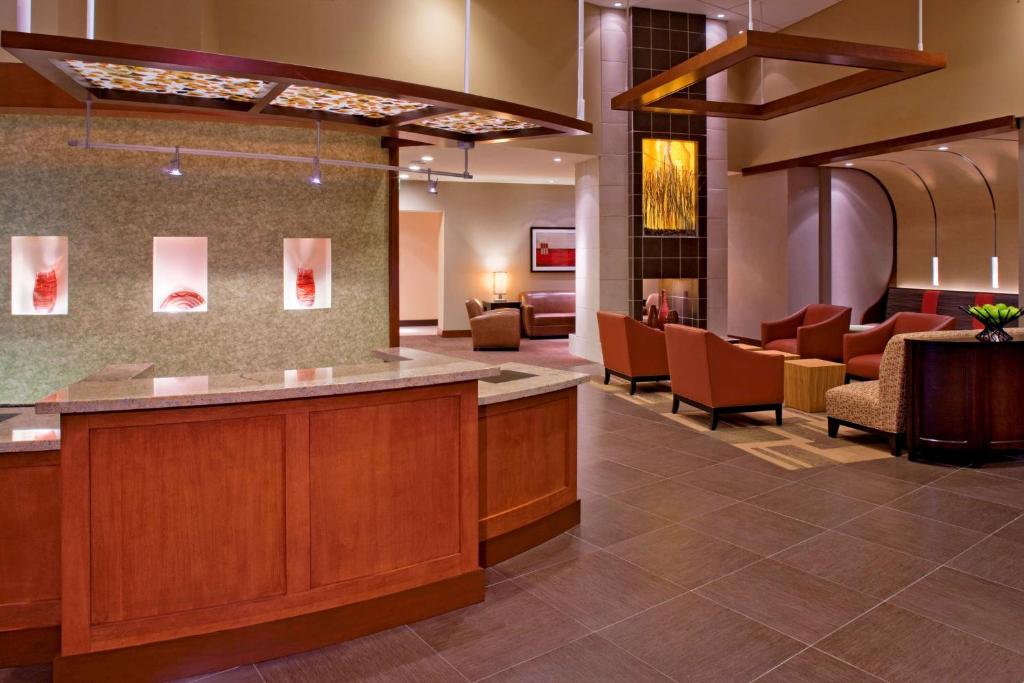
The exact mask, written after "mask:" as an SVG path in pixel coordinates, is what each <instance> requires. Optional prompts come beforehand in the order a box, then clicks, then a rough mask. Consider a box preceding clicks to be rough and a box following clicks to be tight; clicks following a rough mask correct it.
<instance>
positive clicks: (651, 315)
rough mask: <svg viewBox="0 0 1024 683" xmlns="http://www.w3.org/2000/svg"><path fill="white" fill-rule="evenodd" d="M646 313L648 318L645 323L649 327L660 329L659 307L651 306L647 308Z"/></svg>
mask: <svg viewBox="0 0 1024 683" xmlns="http://www.w3.org/2000/svg"><path fill="white" fill-rule="evenodd" d="M646 313H647V317H646V319H645V320H644V322H646V323H647V326H648V327H653V328H655V329H658V307H657V306H655V305H654V304H651V305H650V306H648V307H647V311H646Z"/></svg>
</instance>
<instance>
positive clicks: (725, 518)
mask: <svg viewBox="0 0 1024 683" xmlns="http://www.w3.org/2000/svg"><path fill="white" fill-rule="evenodd" d="M680 524H683V525H684V526H688V527H690V528H691V529H696V530H697V531H700V532H703V533H705V534H708V535H709V536H714V537H715V538H719V539H721V540H723V541H728V542H729V543H732V544H734V545H738V546H740V547H741V548H746V549H747V550H750V551H752V552H755V553H758V554H761V555H771V554H773V553H777V552H779V551H780V550H783V549H785V548H788V547H790V546H792V545H796V544H797V543H800V542H801V541H805V540H807V539H808V538H811V537H812V536H816V535H817V534H819V533H821V532H822V531H823V529H821V528H820V527H815V526H811V525H810V524H805V523H803V522H800V521H798V520H795V519H792V518H790V517H783V516H782V515H777V514H775V513H774V512H769V511H768V510H765V509H763V508H759V507H754V506H753V505H748V504H747V503H737V504H736V505H733V506H731V507H727V508H723V509H721V510H715V511H714V512H710V513H708V514H706V515H701V516H700V517H694V518H693V519H686V520H683V521H682V522H680Z"/></svg>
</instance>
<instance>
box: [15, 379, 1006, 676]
mask: <svg viewBox="0 0 1024 683" xmlns="http://www.w3.org/2000/svg"><path fill="white" fill-rule="evenodd" d="M579 418H580V423H579V425H580V439H579V467H580V483H581V486H582V489H581V497H582V499H583V522H582V524H581V525H580V526H579V527H577V528H576V529H573V530H572V531H571V532H569V533H567V534H563V535H562V536H559V537H558V538H556V539H554V540H552V541H550V542H549V543H547V544H545V545H543V546H541V547H539V548H535V549H533V550H531V551H529V552H527V553H524V554H523V555H520V556H518V557H516V558H513V559H511V560H508V561H507V562H504V563H502V564H500V565H498V566H497V567H494V568H492V569H490V570H488V572H487V578H488V582H489V587H488V589H487V598H486V600H485V602H483V603H481V604H479V605H474V606H471V607H468V608H466V609H463V610H459V611H456V612H452V613H449V614H445V615H442V616H439V617H436V618H433V619H429V620H427V621H423V622H420V623H415V624H412V625H410V626H407V627H401V628H396V629H393V630H391V631H388V632H385V633H380V634H376V635H373V636H370V637H367V638H363V639H361V640H357V641H353V642H349V643H343V644H340V645H337V646H334V647H329V648H326V649H323V650H319V651H316V652H312V653H307V654H304V655H299V656H295V657H290V658H287V659H282V660H276V661H271V662H264V663H261V664H258V665H256V666H248V667H243V668H240V669H235V670H232V671H229V672H225V673H221V674H218V675H215V676H212V677H208V678H206V679H203V680H205V681H207V682H208V683H264V682H265V683H275V682H278V681H280V682H287V683H300V682H303V683H305V682H312V681H380V682H390V681H404V682H418V681H465V680H470V681H475V680H484V679H486V680H489V681H502V682H504V681H537V682H543V683H549V682H558V683H561V682H574V681H580V682H590V681H622V682H630V683H631V682H634V681H636V682H645V681H668V680H676V681H753V680H759V681H765V682H767V681H774V682H779V681H785V682H794V681H797V682H799V681H816V682H817V681H826V682H827V681H836V682H843V683H851V682H853V683H855V682H858V681H878V680H888V681H927V682H929V683H935V682H937V681H951V682H954V681H955V682H961V681H985V682H986V683H988V682H990V681H1015V682H1018V683H1019V682H1020V681H1024V578H1022V577H1024V572H1022V571H1021V567H1024V516H1022V515H1024V463H1021V464H1018V465H1013V464H1008V465H1003V466H999V467H991V468H984V469H982V470H962V469H958V468H954V467H943V466H939V465H927V464H919V463H909V462H908V461H907V460H906V459H905V458H899V459H896V458H892V459H886V460H873V461H868V462H863V463H857V464H850V465H835V466H829V467H826V468H823V469H820V470H818V471H812V472H793V471H784V470H778V469H776V468H775V466H774V465H771V464H770V463H765V462H764V461H759V460H758V459H756V458H753V457H752V456H750V455H746V454H744V453H743V452H742V451H740V450H738V449H733V448H732V447H731V446H728V445H723V444H722V443H721V442H720V441H715V440H712V439H710V438H709V437H706V436H701V435H696V436H695V435H694V434H693V433H692V432H690V431H688V430H685V429H683V428H681V427H677V426H676V425H674V424H672V423H670V422H669V421H667V420H663V419H662V418H661V417H659V416H658V415H657V414H655V413H653V412H650V411H648V410H646V409H644V408H641V407H638V406H635V405H632V404H628V403H626V402H624V401H622V400H618V399H615V398H613V397H611V396H609V395H608V394H607V392H603V391H601V390H600V389H598V388H597V387H596V386H583V387H581V390H580V407H579ZM652 434H655V435H657V438H652V436H651V435H652ZM674 437H677V438H674ZM33 676H36V677H33ZM46 676H47V672H46V671H45V670H36V671H34V672H33V671H23V672H7V673H4V672H0V683H12V682H14V681H18V682H21V681H33V682H34V681H36V680H45V679H46Z"/></svg>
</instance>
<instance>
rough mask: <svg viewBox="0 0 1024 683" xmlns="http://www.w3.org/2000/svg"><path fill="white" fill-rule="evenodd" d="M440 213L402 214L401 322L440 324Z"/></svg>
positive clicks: (399, 255) (399, 251) (400, 219)
mask: <svg viewBox="0 0 1024 683" xmlns="http://www.w3.org/2000/svg"><path fill="white" fill-rule="evenodd" d="M443 216H444V214H442V213H441V212H440V211H402V212H401V214H400V216H399V221H398V319H399V320H437V311H438V303H439V298H440V289H439V287H438V267H439V263H438V247H439V246H440V241H441V221H442V219H443Z"/></svg>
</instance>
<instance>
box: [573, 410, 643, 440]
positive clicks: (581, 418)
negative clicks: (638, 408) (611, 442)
mask: <svg viewBox="0 0 1024 683" xmlns="http://www.w3.org/2000/svg"><path fill="white" fill-rule="evenodd" d="M638 420H643V418H641V417H637V416H632V415H623V414H622V413H614V412H611V411H609V410H600V409H598V410H583V409H581V410H580V411H579V414H578V416H577V419H576V425H577V429H578V430H579V432H580V433H581V434H582V433H588V432H590V431H591V430H595V431H602V432H618V431H624V430H629V429H640V428H641V427H640V426H639V424H638ZM640 424H642V422H641V423H640Z"/></svg>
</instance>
